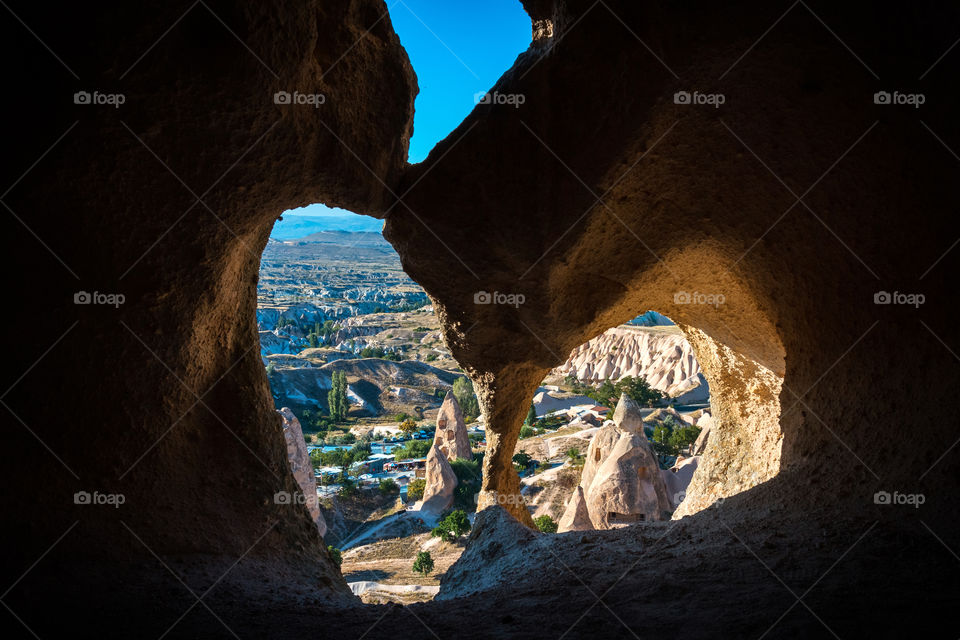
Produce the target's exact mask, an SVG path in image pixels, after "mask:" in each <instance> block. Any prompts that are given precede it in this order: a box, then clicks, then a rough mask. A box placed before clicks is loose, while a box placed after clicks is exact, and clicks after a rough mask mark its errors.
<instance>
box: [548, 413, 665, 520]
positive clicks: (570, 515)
mask: <svg viewBox="0 0 960 640" xmlns="http://www.w3.org/2000/svg"><path fill="white" fill-rule="evenodd" d="M584 507H585V508H586V511H587V513H588V515H589V521H590V523H592V528H594V529H611V528H614V527H618V526H624V525H628V524H632V523H635V522H644V521H650V520H662V519H663V518H664V516H665V513H668V512H670V511H672V510H673V505H672V503H671V501H670V497H669V495H668V492H667V487H666V485H665V484H664V479H663V476H662V474H661V473H660V467H659V466H658V464H657V458H656V456H655V455H654V453H653V450H652V449H651V447H650V443H649V442H648V441H647V436H646V435H645V434H644V431H643V418H642V416H641V415H640V407H639V406H637V404H636V402H634V401H633V399H631V398H630V397H629V396H627V395H626V394H624V395H622V396H620V401H619V402H618V403H617V408H616V411H615V412H614V415H613V422H612V423H608V424H607V425H606V426H603V427H600V429H599V430H598V431H597V433H596V435H595V436H594V437H593V440H592V441H591V442H590V447H589V448H588V449H587V456H586V460H585V461H584V465H583V473H582V475H581V477H580V485H579V486H578V487H577V491H576V492H575V493H574V494H573V496H572V497H571V498H570V501H569V502H568V503H567V509H566V511H565V512H564V514H563V517H562V519H561V523H563V524H564V525H565V526H564V527H563V528H562V529H561V530H562V531H568V530H571V528H572V527H574V526H576V527H582V526H583V525H584V524H585V523H584V521H583V513H582V511H583V509H584Z"/></svg>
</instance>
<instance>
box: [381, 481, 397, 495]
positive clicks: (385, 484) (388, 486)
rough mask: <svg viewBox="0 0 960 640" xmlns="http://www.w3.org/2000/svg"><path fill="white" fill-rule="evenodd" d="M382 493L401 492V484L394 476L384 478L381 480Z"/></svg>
mask: <svg viewBox="0 0 960 640" xmlns="http://www.w3.org/2000/svg"><path fill="white" fill-rule="evenodd" d="M380 493H382V494H383V495H390V494H391V493H400V485H398V484H397V481H396V480H394V479H393V478H384V479H383V480H381V481H380Z"/></svg>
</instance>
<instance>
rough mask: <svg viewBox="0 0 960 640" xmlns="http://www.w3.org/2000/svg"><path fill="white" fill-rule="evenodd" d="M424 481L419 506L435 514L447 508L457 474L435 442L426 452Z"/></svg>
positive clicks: (455, 483) (451, 500)
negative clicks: (421, 499)
mask: <svg viewBox="0 0 960 640" xmlns="http://www.w3.org/2000/svg"><path fill="white" fill-rule="evenodd" d="M426 481H427V484H426V486H425V487H424V489H423V502H422V503H421V506H420V508H421V509H422V510H423V511H429V512H431V513H437V514H439V513H441V512H443V511H445V510H447V509H449V508H450V506H451V505H453V490H454V489H456V487H457V476H456V474H454V473H453V468H452V467H451V466H450V463H449V462H447V457H446V456H445V455H443V452H442V451H440V448H439V447H438V446H437V443H436V442H434V443H433V446H432V447H430V452H429V453H428V454H427V478H426Z"/></svg>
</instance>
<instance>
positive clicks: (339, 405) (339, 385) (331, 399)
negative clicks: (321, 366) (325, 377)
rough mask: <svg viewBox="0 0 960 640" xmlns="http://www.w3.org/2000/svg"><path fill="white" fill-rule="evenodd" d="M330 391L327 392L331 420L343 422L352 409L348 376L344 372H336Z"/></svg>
mask: <svg viewBox="0 0 960 640" xmlns="http://www.w3.org/2000/svg"><path fill="white" fill-rule="evenodd" d="M331 385H332V386H331V388H330V391H329V392H327V404H329V405H330V419H331V420H333V421H334V422H343V421H344V420H345V419H346V417H347V411H348V410H349V409H350V403H349V401H348V400H347V374H346V373H344V372H343V371H334V372H333V378H332V381H331Z"/></svg>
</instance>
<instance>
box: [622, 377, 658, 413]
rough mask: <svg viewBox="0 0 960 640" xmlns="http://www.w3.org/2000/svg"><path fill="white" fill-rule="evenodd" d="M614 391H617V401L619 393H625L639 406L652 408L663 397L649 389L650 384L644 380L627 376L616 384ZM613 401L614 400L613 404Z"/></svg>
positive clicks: (654, 390)
mask: <svg viewBox="0 0 960 640" xmlns="http://www.w3.org/2000/svg"><path fill="white" fill-rule="evenodd" d="M616 389H617V391H618V396H617V399H619V393H625V394H627V395H628V396H630V397H631V398H633V399H634V400H636V401H637V403H638V404H639V405H641V406H648V407H652V406H653V405H654V404H656V403H657V402H659V401H660V400H662V399H663V397H664V395H663V394H662V393H661V392H659V391H657V390H656V389H651V388H650V384H649V383H648V382H647V380H646V378H634V377H633V376H627V377H626V378H623V379H622V380H620V382H618V383H617V384H616ZM615 401H616V399H615V400H614V402H615Z"/></svg>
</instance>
